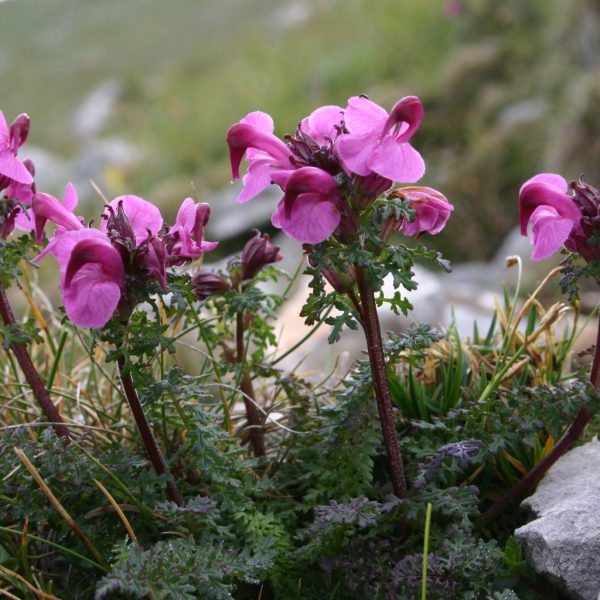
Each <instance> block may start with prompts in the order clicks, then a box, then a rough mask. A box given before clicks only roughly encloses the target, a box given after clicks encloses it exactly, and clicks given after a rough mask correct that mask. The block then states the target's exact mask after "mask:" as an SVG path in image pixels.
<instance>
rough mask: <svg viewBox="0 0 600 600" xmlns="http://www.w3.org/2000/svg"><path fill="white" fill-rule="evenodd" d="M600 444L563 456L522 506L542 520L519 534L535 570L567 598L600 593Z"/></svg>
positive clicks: (585, 599) (588, 599)
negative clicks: (599, 473)
mask: <svg viewBox="0 0 600 600" xmlns="http://www.w3.org/2000/svg"><path fill="white" fill-rule="evenodd" d="M598 472H600V442H599V441H598V440H597V439H595V440H593V441H591V442H589V443H587V444H585V445H583V446H580V447H578V448H575V449H574V450H571V451H570V452H568V453H567V454H565V455H564V456H563V457H561V458H560V459H559V460H558V461H557V462H556V464H555V465H554V466H552V468H551V469H550V470H549V471H548V473H547V474H546V476H545V477H544V478H543V479H542V480H541V481H540V483H539V485H538V487H537V490H536V491H535V493H534V494H533V496H531V497H529V498H527V499H526V500H524V501H523V504H522V506H523V507H525V508H527V509H530V510H531V511H533V512H534V513H535V514H536V515H537V518H536V519H535V520H533V521H531V522H530V523H528V524H527V525H525V526H523V527H520V528H519V529H517V530H516V531H515V537H516V538H517V540H518V541H519V542H521V544H523V546H524V549H525V555H526V557H527V559H528V561H529V562H530V564H531V566H532V567H533V568H534V569H535V570H536V571H537V572H538V573H540V574H542V575H544V576H546V577H547V578H548V580H549V581H551V582H552V583H553V584H554V585H555V586H556V587H557V588H559V589H561V590H562V591H564V593H565V594H566V595H567V597H568V598H573V599H576V600H596V599H597V598H598V597H599V592H600V518H599V515H600V478H599V477H598Z"/></svg>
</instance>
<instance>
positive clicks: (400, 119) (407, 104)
mask: <svg viewBox="0 0 600 600" xmlns="http://www.w3.org/2000/svg"><path fill="white" fill-rule="evenodd" d="M423 113H424V111H423V104H422V103H421V100H420V99H419V98H417V96H406V97H405V98H402V99H401V100H398V102H396V104H394V106H393V108H392V110H391V111H390V115H389V117H388V118H387V120H386V122H385V125H384V127H383V133H384V134H385V133H387V132H388V131H390V129H392V128H393V127H394V126H396V125H400V132H401V135H400V137H399V138H398V139H397V141H399V142H406V141H408V140H409V139H410V138H411V137H412V136H413V134H414V133H415V131H416V130H417V129H418V128H419V125H421V121H423ZM402 124H405V125H406V128H403V127H402Z"/></svg>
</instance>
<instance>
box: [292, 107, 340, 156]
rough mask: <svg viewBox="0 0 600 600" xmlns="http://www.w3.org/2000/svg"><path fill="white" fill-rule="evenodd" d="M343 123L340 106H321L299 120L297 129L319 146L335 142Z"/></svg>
mask: <svg viewBox="0 0 600 600" xmlns="http://www.w3.org/2000/svg"><path fill="white" fill-rule="evenodd" d="M343 123H344V109H343V108H342V107H340V106H334V105H328V106H321V107H320V108H317V109H316V110H314V111H313V112H311V113H310V115H308V117H305V118H304V119H302V121H301V122H300V126H299V130H300V131H301V132H302V133H304V134H306V135H308V136H309V137H310V138H312V139H313V140H314V141H315V142H316V143H317V144H318V145H319V146H328V145H330V144H332V143H333V142H335V139H336V138H337V136H338V135H339V134H340V133H341V130H342V126H343Z"/></svg>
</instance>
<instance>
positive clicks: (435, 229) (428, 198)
mask: <svg viewBox="0 0 600 600" xmlns="http://www.w3.org/2000/svg"><path fill="white" fill-rule="evenodd" d="M394 195H397V196H398V197H399V198H405V199H407V200H409V201H410V207H411V208H412V209H413V210H414V211H415V212H416V214H415V218H414V220H413V221H412V222H410V223H409V222H408V221H402V224H401V225H400V229H401V231H402V233H404V235H410V236H413V235H420V234H422V233H429V234H431V235H435V234H437V233H439V232H440V231H442V229H444V227H445V226H446V223H447V222H448V219H449V218H450V215H451V214H452V211H453V210H454V206H452V204H450V202H448V199H447V198H446V196H444V195H443V194H442V193H441V192H438V191H437V190H434V189H433V188H430V187H421V186H409V187H403V188H400V189H398V190H396V191H395V192H394Z"/></svg>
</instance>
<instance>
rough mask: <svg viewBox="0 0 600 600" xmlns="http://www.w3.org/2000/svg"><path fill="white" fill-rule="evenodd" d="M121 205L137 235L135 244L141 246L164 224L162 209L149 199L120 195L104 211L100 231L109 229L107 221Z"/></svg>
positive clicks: (134, 233) (135, 235)
mask: <svg viewBox="0 0 600 600" xmlns="http://www.w3.org/2000/svg"><path fill="white" fill-rule="evenodd" d="M119 206H122V208H123V212H124V213H125V216H126V217H127V220H128V221H129V225H130V226H131V229H132V231H133V235H134V237H135V244H136V245H137V246H139V245H140V244H141V243H142V242H143V241H144V240H145V239H147V238H148V237H149V236H152V235H156V234H157V233H158V232H159V231H160V230H161V228H162V226H163V218H162V216H161V214H160V210H158V208H156V206H154V204H152V203H151V202H148V200H144V199H143V198H140V197H139V196H133V195H127V196H118V197H117V198H115V199H114V200H112V201H111V202H109V203H108V204H107V206H106V209H105V211H104V218H103V219H102V221H100V231H106V230H107V223H108V219H109V216H110V214H111V212H113V213H116V212H117V211H118V208H119Z"/></svg>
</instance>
